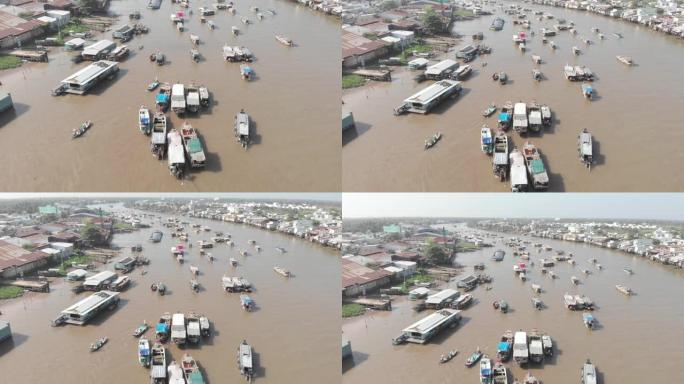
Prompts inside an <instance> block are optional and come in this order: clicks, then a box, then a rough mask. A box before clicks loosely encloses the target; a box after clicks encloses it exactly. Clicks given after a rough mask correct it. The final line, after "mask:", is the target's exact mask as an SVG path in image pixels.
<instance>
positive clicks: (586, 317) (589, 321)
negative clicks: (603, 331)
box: [582, 312, 596, 329]
mask: <svg viewBox="0 0 684 384" xmlns="http://www.w3.org/2000/svg"><path fill="white" fill-rule="evenodd" d="M582 321H583V322H584V325H585V326H586V327H587V328H589V329H593V328H594V325H595V324H596V319H594V316H593V315H592V314H591V313H588V312H584V313H583V314H582Z"/></svg>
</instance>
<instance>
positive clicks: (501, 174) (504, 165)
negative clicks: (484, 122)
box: [492, 133, 509, 181]
mask: <svg viewBox="0 0 684 384" xmlns="http://www.w3.org/2000/svg"><path fill="white" fill-rule="evenodd" d="M508 162H509V153H508V136H506V134H505V133H498V134H497V135H496V136H495V137H494V154H493V156H492V169H493V171H494V176H495V177H497V178H499V180H500V181H504V180H506V178H507V177H508Z"/></svg>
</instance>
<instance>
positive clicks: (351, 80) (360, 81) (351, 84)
mask: <svg viewBox="0 0 684 384" xmlns="http://www.w3.org/2000/svg"><path fill="white" fill-rule="evenodd" d="M364 84H366V80H365V79H364V78H363V77H361V76H359V75H343V76H342V89H348V88H356V87H360V86H362V85H364Z"/></svg>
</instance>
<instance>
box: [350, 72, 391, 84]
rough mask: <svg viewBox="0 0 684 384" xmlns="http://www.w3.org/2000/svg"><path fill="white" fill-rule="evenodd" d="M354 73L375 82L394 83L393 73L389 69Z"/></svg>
mask: <svg viewBox="0 0 684 384" xmlns="http://www.w3.org/2000/svg"><path fill="white" fill-rule="evenodd" d="M352 73H353V74H354V75H357V76H361V77H363V78H366V79H371V80H375V81H392V72H390V71H389V70H387V69H357V70H356V71H354V72H352Z"/></svg>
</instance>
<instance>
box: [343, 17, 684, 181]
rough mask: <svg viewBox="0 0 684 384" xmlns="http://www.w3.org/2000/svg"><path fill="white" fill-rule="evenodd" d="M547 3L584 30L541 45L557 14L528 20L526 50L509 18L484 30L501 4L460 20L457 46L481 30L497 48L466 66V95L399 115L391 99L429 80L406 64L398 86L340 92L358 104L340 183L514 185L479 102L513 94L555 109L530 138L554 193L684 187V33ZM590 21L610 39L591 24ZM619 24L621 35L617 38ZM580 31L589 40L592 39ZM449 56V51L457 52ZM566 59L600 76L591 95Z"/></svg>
mask: <svg viewBox="0 0 684 384" xmlns="http://www.w3.org/2000/svg"><path fill="white" fill-rule="evenodd" d="M526 6H527V5H526ZM530 7H532V8H533V9H541V6H530ZM543 9H544V10H545V11H548V12H550V13H552V14H553V15H555V16H556V18H565V19H566V20H567V21H568V22H569V21H570V20H572V21H574V22H575V25H576V29H577V30H578V36H577V37H572V36H571V35H570V34H569V33H568V32H559V34H558V35H557V36H554V37H550V38H549V40H553V41H555V42H556V43H557V44H558V46H559V49H558V50H556V51H555V52H554V51H552V50H551V48H550V47H549V46H548V45H544V44H542V42H541V35H540V33H539V29H540V28H541V27H547V28H553V25H555V24H556V19H552V20H544V21H541V22H540V21H538V20H537V18H536V17H534V18H532V29H531V30H532V31H535V33H536V35H535V36H533V37H532V41H531V42H529V43H528V49H527V52H526V53H521V52H520V51H518V50H517V49H516V47H515V45H514V44H513V42H512V40H511V36H512V35H513V34H514V33H517V31H518V30H520V28H519V26H517V25H513V23H512V18H511V16H504V17H503V18H504V19H505V20H506V24H505V26H504V29H503V30H502V31H500V32H494V31H490V30H489V26H490V23H491V21H492V19H493V18H494V17H496V16H497V15H498V16H501V15H500V13H501V12H500V11H499V10H497V14H496V15H494V16H485V17H481V18H479V19H476V20H472V21H463V22H457V23H456V25H455V27H454V31H456V32H458V33H461V34H463V35H465V37H464V39H463V43H462V44H461V46H462V45H465V44H471V38H470V36H471V35H472V34H473V33H476V32H484V36H485V38H484V41H483V43H484V44H486V45H488V46H490V47H492V48H493V51H492V54H490V55H485V56H482V57H480V58H478V59H476V60H475V61H473V62H471V63H469V64H471V65H472V66H473V69H474V70H473V74H472V75H471V77H470V78H469V79H467V80H466V81H465V82H464V83H463V89H464V90H463V92H462V94H461V96H460V97H458V98H457V99H456V100H448V101H446V102H445V103H443V104H442V105H440V106H438V107H437V108H436V109H435V110H433V111H432V112H431V113H430V114H429V115H418V114H409V115H404V116H400V117H396V116H394V115H393V114H392V110H393V108H394V107H396V106H398V105H400V104H401V103H402V101H403V100H404V99H406V98H407V97H409V96H410V95H412V94H413V93H415V92H417V91H419V90H421V89H423V88H424V87H426V86H427V85H428V84H429V82H424V83H421V84H417V83H415V82H414V81H413V80H412V78H413V76H414V75H415V73H413V72H408V71H404V70H399V71H397V72H395V73H393V81H392V82H391V83H372V84H371V85H368V86H365V87H362V88H357V89H352V90H348V91H345V92H344V93H343V100H344V102H345V107H346V108H347V109H348V110H350V111H352V112H353V113H354V117H355V120H356V122H357V129H356V130H350V131H348V132H347V133H346V134H345V135H344V139H343V150H342V157H343V160H342V164H343V186H344V190H345V191H359V192H361V191H365V192H367V191H432V192H436V191H473V192H477V191H509V190H510V187H509V185H508V184H506V183H500V182H499V181H498V180H496V179H495V178H494V177H493V175H492V169H491V158H490V157H487V156H486V155H484V154H483V153H482V152H481V151H480V145H479V140H480V128H481V127H482V125H483V123H485V122H486V123H487V124H488V125H489V127H491V128H495V127H496V117H495V116H496V115H495V116H493V117H490V118H488V119H485V118H483V117H482V111H483V110H484V109H485V108H486V107H487V106H488V105H489V104H490V103H491V102H494V103H495V104H496V105H497V106H499V107H500V106H501V105H503V104H504V103H505V102H506V101H507V100H511V101H513V102H516V101H519V100H521V101H523V102H530V101H532V100H537V101H538V102H540V103H546V104H548V105H549V106H550V107H551V109H552V111H553V114H554V122H553V125H552V126H551V127H550V128H548V129H547V130H546V131H544V132H543V133H542V134H540V135H536V136H530V137H529V138H528V140H529V141H531V142H532V143H534V144H535V145H536V146H537V147H538V148H539V149H540V151H541V153H542V157H543V159H544V160H545V162H546V166H547V169H548V172H549V177H550V181H551V187H550V189H551V190H552V191H576V192H581V191H681V190H682V188H684V175H683V174H682V173H681V172H676V171H675V170H676V169H678V164H679V163H680V162H681V161H682V159H684V154H682V151H680V150H679V143H680V142H681V141H682V139H684V134H683V133H682V130H681V129H679V128H678V127H679V126H680V125H681V123H680V122H679V117H678V114H677V112H676V111H677V110H678V108H679V107H680V106H681V105H682V103H683V102H684V93H683V92H681V91H679V90H680V89H682V86H684V77H682V76H679V75H678V73H679V72H680V71H681V63H682V62H684V40H681V39H677V38H674V37H670V36H666V35H663V34H661V33H658V32H654V31H652V30H650V29H648V28H646V27H643V26H638V25H635V24H631V23H627V22H623V21H620V20H615V19H611V18H607V17H603V16H598V15H593V14H587V13H582V12H579V11H573V10H564V9H560V8H550V7H549V8H543ZM528 17H532V14H531V13H530V14H529V16H528ZM594 26H596V27H598V28H599V29H600V30H601V32H603V33H604V35H605V37H606V38H605V40H603V41H601V40H599V39H598V37H597V36H596V34H594V33H592V32H591V28H592V27H594ZM613 32H620V33H621V34H622V35H623V36H624V38H623V39H618V38H616V37H615V36H613V35H612V33H613ZM527 35H528V36H529V31H527ZM581 37H588V38H590V39H591V40H592V41H593V42H594V44H593V45H591V46H585V44H584V43H583V42H582V41H581ZM575 45H576V46H578V47H579V48H580V49H581V50H582V51H583V53H582V54H581V55H580V56H577V57H575V56H574V55H573V54H572V52H571V48H572V46H575ZM532 54H537V55H540V56H541V57H542V60H543V63H542V64H541V65H540V66H538V67H539V69H540V70H541V71H542V72H543V73H544V75H545V77H546V79H545V80H543V81H541V82H539V83H537V82H536V81H534V80H532V75H531V71H532V69H533V67H534V65H533V63H532V60H531V55H532ZM616 55H626V56H631V57H632V58H633V59H634V61H635V63H636V65H635V66H633V67H627V66H625V65H624V64H622V63H620V62H618V61H617V60H616V58H615V56H616ZM448 57H449V58H453V53H450V54H449V56H448ZM485 61H486V62H487V66H485V67H483V66H482V63H483V62H485ZM434 62H436V61H433V62H432V63H434ZM566 63H568V64H573V65H586V66H587V67H589V68H590V69H591V70H592V71H593V72H594V73H595V74H596V75H597V81H595V82H594V88H595V89H596V91H597V97H596V99H595V100H594V101H591V102H589V101H587V100H585V99H584V98H583V97H582V94H581V90H580V83H571V82H569V81H567V80H566V79H565V77H564V76H563V66H564V65H565V64H566ZM502 70H503V71H506V73H507V74H508V76H509V79H510V81H509V84H507V85H504V86H501V85H499V83H498V82H494V81H492V79H491V75H492V73H494V72H495V71H496V72H498V71H502ZM585 127H586V128H588V129H589V130H590V131H591V132H592V133H593V134H594V138H595V147H594V150H595V152H596V163H595V166H594V167H593V168H592V170H591V172H587V170H586V169H585V168H584V167H582V166H581V164H580V163H579V161H578V159H577V153H576V148H577V145H576V142H577V135H578V133H579V131H581V130H582V128H585ZM438 131H441V132H442V133H443V138H442V140H441V141H440V142H439V143H438V144H437V145H436V146H435V147H434V148H433V149H431V150H429V151H426V150H424V149H423V142H424V140H425V139H426V138H427V137H429V136H431V135H432V134H434V133H435V132H438ZM510 137H512V138H513V142H514V144H515V145H516V146H518V147H521V146H522V145H523V144H524V142H525V140H526V139H524V138H521V137H520V136H519V135H518V134H517V133H511V134H510Z"/></svg>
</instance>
